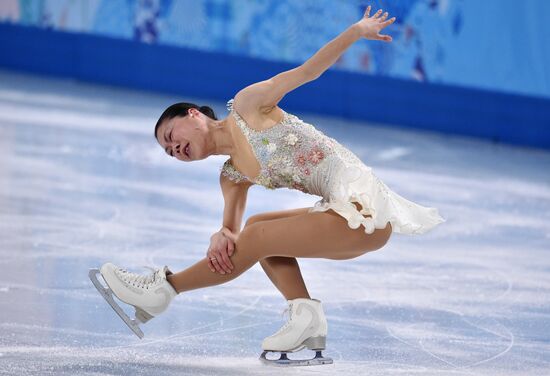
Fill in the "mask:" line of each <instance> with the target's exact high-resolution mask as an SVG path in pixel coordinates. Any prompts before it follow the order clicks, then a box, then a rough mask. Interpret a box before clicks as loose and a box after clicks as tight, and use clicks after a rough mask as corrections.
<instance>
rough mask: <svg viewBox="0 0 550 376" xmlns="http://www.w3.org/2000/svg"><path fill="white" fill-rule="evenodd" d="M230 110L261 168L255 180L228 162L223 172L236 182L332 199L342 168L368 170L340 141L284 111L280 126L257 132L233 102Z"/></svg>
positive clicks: (222, 168)
mask: <svg viewBox="0 0 550 376" xmlns="http://www.w3.org/2000/svg"><path fill="white" fill-rule="evenodd" d="M227 109H228V110H229V111H230V112H231V114H232V115H233V116H234V117H235V120H236V123H237V125H238V126H239V128H240V129H241V131H242V132H243V134H244V135H245V136H246V138H247V140H248V142H249V143H250V145H251V146H252V150H253V152H254V154H255V156H256V159H257V160H258V163H259V164H260V166H261V170H260V174H259V175H258V177H257V178H256V179H255V180H254V181H253V180H251V179H249V178H248V177H246V176H245V175H243V174H242V173H241V172H239V171H238V170H236V169H235V168H234V167H233V165H232V164H231V162H230V159H228V160H227V161H226V162H225V163H224V165H223V166H222V167H221V171H222V173H223V174H224V175H226V176H228V177H229V178H230V179H231V180H233V181H236V182H239V181H241V180H248V181H250V182H252V183H253V184H260V185H262V186H264V187H266V188H268V189H275V188H282V187H284V188H289V189H297V190H300V191H302V192H305V193H309V194H314V195H318V196H323V197H327V198H328V196H330V191H331V189H332V187H333V186H334V183H335V182H336V180H337V179H338V178H339V176H338V172H339V171H340V170H341V169H340V168H339V167H342V166H344V165H345V166H349V165H355V166H362V167H366V166H365V165H364V164H363V163H362V162H361V160H360V159H359V158H358V157H357V156H355V155H354V154H353V153H352V152H351V151H349V150H348V149H346V148H345V147H343V146H342V145H340V144H339V143H338V142H337V141H336V140H334V139H333V138H331V137H328V136H326V135H325V134H323V133H322V132H321V131H319V130H317V129H316V128H315V127H314V126H313V125H311V124H308V123H306V122H304V121H303V120H301V119H299V118H298V117H297V116H295V115H292V114H290V113H288V112H286V111H284V110H283V114H284V117H283V120H281V121H280V122H279V123H277V124H275V125H274V126H272V127H270V128H268V129H265V130H255V129H252V128H250V127H249V126H248V125H247V124H246V122H245V121H244V120H243V119H242V118H241V116H240V115H239V114H238V113H237V111H235V109H234V108H233V99H231V100H229V101H228V102H227ZM366 168H368V167H366Z"/></svg>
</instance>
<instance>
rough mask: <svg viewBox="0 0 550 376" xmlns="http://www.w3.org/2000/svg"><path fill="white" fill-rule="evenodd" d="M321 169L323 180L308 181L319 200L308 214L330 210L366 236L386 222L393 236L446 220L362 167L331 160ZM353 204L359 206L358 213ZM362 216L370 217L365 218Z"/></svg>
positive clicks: (419, 230) (369, 169) (425, 229)
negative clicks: (404, 195) (399, 192)
mask: <svg viewBox="0 0 550 376" xmlns="http://www.w3.org/2000/svg"><path fill="white" fill-rule="evenodd" d="M323 167H324V168H323V170H324V171H322V176H323V177H324V179H322V178H321V175H319V176H314V177H313V180H312V186H313V187H314V188H315V189H316V190H317V191H318V193H319V194H320V195H321V196H323V199H322V200H319V201H317V202H316V203H315V205H314V206H313V207H312V208H311V209H310V210H309V212H316V211H321V212H323V211H327V210H329V209H332V210H334V211H335V212H336V213H338V214H339V215H341V216H342V217H344V218H345V219H346V220H347V221H348V225H349V227H350V228H352V229H356V228H358V227H359V226H361V225H362V226H363V227H364V228H365V233H367V234H372V233H373V232H374V230H375V229H383V228H385V227H386V225H387V223H388V222H390V223H391V225H392V230H393V232H395V233H400V234H407V235H415V234H423V233H425V232H427V231H429V230H431V229H432V228H434V227H435V226H437V225H438V224H440V223H443V222H445V221H446V220H445V219H444V218H442V217H441V216H440V215H439V212H438V210H437V209H436V208H433V207H425V206H421V205H418V204H416V203H414V202H412V201H409V200H407V199H405V198H404V197H401V196H400V195H398V194H397V193H395V192H393V191H392V190H391V189H389V188H388V187H387V186H386V184H384V182H382V181H381V180H380V179H379V178H378V177H377V176H376V175H375V174H374V173H373V172H372V169H371V168H370V167H368V166H366V165H364V164H362V165H346V164H343V163H342V162H341V161H337V160H333V161H332V163H328V164H327V165H326V166H323ZM323 188H324V189H323ZM323 191H325V192H323ZM327 191H328V192H327ZM321 193H324V194H321ZM353 202H358V203H359V204H360V205H361V208H362V209H361V211H358V210H357V207H356V206H355V205H354V204H353ZM366 214H370V215H371V216H372V218H371V217H366V218H365V217H364V216H363V215H366Z"/></svg>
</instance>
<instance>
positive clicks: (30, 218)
mask: <svg viewBox="0 0 550 376" xmlns="http://www.w3.org/2000/svg"><path fill="white" fill-rule="evenodd" d="M180 99H181V98H168V97H161V96H155V95H150V94H144V93H136V92H132V91H126V90H122V89H112V88H104V87H100V86H94V85H83V84H74V83H68V82H66V81H59V80H50V79H43V78H36V77H31V76H22V75H17V74H11V73H10V74H7V73H2V72H0V134H1V136H2V137H0V160H1V161H2V166H1V168H0V182H1V183H0V239H1V241H0V312H2V315H1V317H0V354H1V355H0V374H2V372H4V373H6V372H7V374H14V375H15V374H23V373H24V374H31V375H32V374H36V375H39V374H40V375H48V374H71V375H72V374H79V375H87V374H89V375H92V374H101V373H102V374H116V375H118V374H120V375H122V374H136V375H139V374H156V375H176V374H178V375H180V374H182V373H189V374H195V375H203V374H204V375H211V374H227V375H237V374H239V375H248V374H250V375H252V374H254V375H264V374H265V375H270V374H283V375H284V374H296V373H299V374H304V373H319V374H331V375H332V374H338V375H354V376H356V375H358V374H369V375H387V374H418V375H423V376H424V375H447V374H451V375H454V374H456V375H466V374H470V375H473V374H475V375H480V374H486V375H491V376H492V375H499V376H500V375H513V374H544V373H545V372H546V370H547V369H550V360H549V358H548V356H547V355H546V354H548V353H550V345H549V343H550V341H549V339H550V337H549V335H548V333H550V327H549V325H550V324H549V323H550V302H549V299H548V296H550V259H549V258H548V241H549V239H550V227H549V226H550V225H549V223H550V220H549V219H550V218H549V214H548V213H550V178H549V177H548V176H547V175H544V174H542V175H541V171H543V167H544V166H548V165H549V164H550V154H548V153H538V152H537V153H535V152H532V151H529V150H524V149H521V148H513V147H505V146H495V145H491V144H485V143H481V142H477V141H476V142H470V141H467V140H464V139H456V140H455V139H454V138H452V137H449V136H443V137H440V136H431V135H429V134H421V133H418V134H414V135H413V134H412V133H411V132H409V131H399V130H397V129H389V128H385V129H384V128H382V127H380V128H377V127H369V126H357V127H353V128H350V127H349V126H345V125H348V124H347V123H348V122H347V121H341V122H342V124H336V125H335V124H334V123H335V121H334V119H330V120H326V119H324V118H322V117H318V119H319V122H318V123H319V124H316V125H318V126H319V128H321V129H322V130H326V133H328V134H329V135H333V136H336V137H337V139H338V140H339V141H342V142H343V143H344V144H347V145H350V146H351V147H352V149H354V148H355V149H354V150H355V151H357V152H358V154H359V155H360V156H361V157H362V159H363V160H364V161H366V162H371V165H373V167H374V168H375V171H378V176H380V178H382V179H383V180H384V181H385V182H386V183H387V184H388V185H389V186H390V188H394V189H395V190H396V191H398V192H399V193H402V194H403V196H406V197H409V198H410V199H412V200H417V201H418V202H420V203H424V204H426V205H430V206H431V205H433V206H435V207H438V208H440V210H441V214H442V215H443V216H444V217H445V218H447V219H448V222H447V223H446V224H445V226H442V227H440V228H438V229H436V230H435V231H434V232H432V233H429V234H426V235H425V236H422V237H418V238H414V237H399V236H395V237H394V238H392V239H391V240H390V242H389V243H388V245H387V246H386V247H385V249H386V250H382V251H380V252H375V253H373V254H368V255H365V256H364V257H360V258H357V259H353V260H349V261H342V262H334V261H320V260H303V261H302V262H301V264H300V266H301V269H302V271H303V273H304V278H305V279H306V281H307V283H308V287H309V288H310V292H311V293H312V294H314V295H315V297H317V298H319V299H321V300H322V301H323V305H324V307H325V311H326V315H327V319H328V321H329V335H328V337H327V349H326V350H325V351H324V352H323V355H326V356H328V357H331V358H333V360H334V364H332V365H323V366H314V367H293V368H292V369H291V370H286V369H279V368H277V369H276V370H273V369H271V367H266V366H264V365H262V364H261V363H260V362H259V360H258V357H259V355H260V353H261V346H260V345H261V341H262V339H263V338H264V337H265V336H267V335H270V334H272V333H273V330H276V329H278V328H279V327H280V325H282V323H283V320H281V319H280V313H281V312H282V310H283V309H284V308H285V305H284V300H283V299H281V297H280V296H279V294H278V292H277V291H276V290H275V288H274V287H273V286H272V285H271V283H270V282H269V281H268V279H267V278H266V276H265V274H263V272H262V270H261V269H260V268H259V267H254V268H253V269H252V270H251V271H249V272H247V273H245V274H244V275H243V276H241V277H239V278H237V279H236V280H235V281H232V282H231V283H229V284H225V285H222V286H218V287H215V288H211V289H205V290H204V291H197V292H191V293H189V294H185V295H184V296H181V297H178V299H176V300H175V301H174V304H173V305H172V306H171V307H170V310H169V311H167V313H166V315H163V317H159V318H156V319H155V320H151V321H150V322H148V323H147V324H146V325H144V332H145V334H146V336H145V338H144V339H143V340H141V341H140V340H139V339H137V338H135V336H134V335H133V334H132V333H131V332H129V331H128V329H127V328H126V327H125V326H124V324H122V323H121V322H120V319H118V317H116V315H115V314H113V312H112V310H111V309H110V308H109V307H108V306H107V305H106V304H105V302H104V300H103V298H101V296H99V295H98V294H97V291H95V289H94V287H93V286H91V284H90V281H89V279H88V278H87V272H88V270H89V268H90V267H94V266H96V265H100V264H101V263H102V262H105V261H112V262H115V263H118V264H121V265H124V266H126V267H128V268H134V269H137V268H138V267H141V266H142V265H149V266H158V265H163V264H168V265H174V267H175V268H178V267H185V266H188V265H190V264H192V263H194V262H196V261H197V260H198V259H199V258H200V257H203V256H204V253H205V251H206V247H207V241H208V238H209V235H210V234H211V231H216V230H218V229H219V217H220V214H221V209H222V208H223V199H222V198H221V195H220V192H219V186H218V185H217V183H218V182H217V178H218V170H217V167H218V166H219V164H220V162H222V161H223V160H224V158H222V157H220V158H219V159H218V160H215V159H212V160H205V161H200V162H197V164H196V165H195V164H182V163H181V162H176V161H173V160H170V159H168V158H166V157H165V156H164V155H163V152H162V150H161V149H160V148H159V147H158V145H156V144H155V142H154V140H153V137H152V129H151V127H152V126H153V125H154V122H155V121H156V118H157V117H158V114H159V113H160V112H161V111H162V110H163V109H164V107H165V105H166V103H173V102H176V101H179V100H180ZM189 101H192V99H191V98H189ZM197 102H198V101H197ZM224 105H225V104H224V103H222V102H220V103H219V104H218V105H217V107H216V108H217V113H219V114H225V106H224ZM298 115H300V114H298ZM307 118H309V117H306V116H304V119H307ZM316 118H317V117H316ZM312 119H313V117H312ZM338 122H339V121H336V123H338ZM339 132H341V135H338V133H339ZM400 148H401V149H402V150H401V152H399V150H398V149H400ZM396 150H397V152H396ZM403 151H406V152H403ZM503 161H506V162H505V163H504V162H503ZM411 182H414V184H411ZM249 196H250V197H249V205H247V212H246V213H245V218H246V217H247V216H249V215H251V214H255V213H257V212H263V211H270V210H281V209H286V208H292V207H304V206H307V205H310V204H312V203H313V202H315V201H316V199H317V198H316V197H312V196H306V195H301V194H300V193H299V192H290V191H286V190H279V191H274V192H268V191H264V190H263V189H261V188H259V187H256V188H252V191H251V194H250V195H249ZM281 206H284V207H281ZM327 280H330V282H331V283H330V284H327ZM297 355H298V354H297ZM304 355H305V354H304ZM300 356H302V354H300ZM304 357H305V356H304ZM267 368H269V369H267Z"/></svg>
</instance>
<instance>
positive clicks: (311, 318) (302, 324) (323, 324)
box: [260, 298, 332, 366]
mask: <svg viewBox="0 0 550 376" xmlns="http://www.w3.org/2000/svg"><path fill="white" fill-rule="evenodd" d="M287 310H288V312H289V320H288V322H287V323H286V324H285V325H284V326H283V327H282V328H281V329H279V330H278V331H277V332H276V333H275V334H273V335H272V336H269V337H267V338H265V339H264V340H263V342H262V349H263V350H264V351H263V353H262V354H261V355H260V360H261V361H262V362H263V363H265V364H269V365H275V366H310V365H318V364H331V363H332V359H331V358H325V357H323V355H322V353H321V351H322V350H324V349H325V347H326V337H327V329H328V326H327V320H326V318H325V313H324V312H323V307H322V306H321V301H320V300H318V299H306V298H298V299H292V300H288V308H287V309H286V310H285V312H286V311H287ZM305 347H307V348H308V349H310V350H313V351H315V357H314V358H312V359H289V358H288V357H287V353H292V352H296V351H300V350H302V349H303V348H305ZM270 351H271V352H279V353H281V356H280V358H279V359H268V358H267V357H266V355H267V353H268V352H270Z"/></svg>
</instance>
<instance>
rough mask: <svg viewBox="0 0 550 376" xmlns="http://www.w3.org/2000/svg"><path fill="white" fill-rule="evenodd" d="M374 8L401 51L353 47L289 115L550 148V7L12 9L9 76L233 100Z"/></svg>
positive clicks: (0, 36) (400, 4)
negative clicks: (385, 16)
mask: <svg viewBox="0 0 550 376" xmlns="http://www.w3.org/2000/svg"><path fill="white" fill-rule="evenodd" d="M367 3H371V4H373V5H375V8H377V7H380V6H381V7H383V8H384V9H387V10H389V11H390V12H391V14H392V15H395V16H396V17H397V18H398V22H396V23H395V24H394V25H392V26H390V27H389V28H388V29H386V30H387V33H388V34H390V35H392V37H393V42H392V43H383V42H379V41H366V40H362V41H358V42H357V43H356V44H354V45H353V46H352V47H350V49H348V51H347V52H346V53H344V54H343V55H342V57H341V59H339V60H338V61H337V62H336V63H335V64H334V66H333V67H331V68H330V69H329V70H327V71H326V72H325V73H324V74H323V75H322V76H321V77H320V78H319V79H318V80H316V81H314V82H310V83H308V84H306V85H304V86H302V87H300V88H298V89H296V90H295V91H293V92H292V93H290V94H288V95H287V96H286V97H285V98H284V99H283V100H282V102H281V106H282V107H284V108H286V109H288V110H289V111H305V112H307V111H311V112H317V113H321V114H325V115H332V116H338V117H344V118H349V119H354V120H366V121H373V122H380V123H386V124H388V125H396V126H400V127H411V128H421V129H427V130H434V131H439V132H444V133H451V134H461V135H467V136H474V137H480V138H484V139H489V140H493V141H496V142H504V143H510V144H516V145H523V146H533V147H539V148H546V149H550V64H548V62H549V61H550V47H548V43H547V41H548V40H550V26H549V25H548V23H547V22H544V17H543V15H544V14H550V1H542V0H534V1H531V2H528V3H526V4H522V6H521V7H520V8H518V7H517V6H515V5H514V3H513V2H511V1H510V0H503V1H500V0H499V1H496V0H486V1H484V2H482V3H480V2H477V1H473V0H464V1H458V0H445V1H441V0H430V1H426V0H394V1H392V2H386V1H380V0H379V1H370V2H364V1H356V0H349V1H342V2H335V1H328V0H316V1H309V0H303V1H300V2H296V1H289V0H279V1H251V0H238V1H237V0H233V1H225V0H196V1H193V2H187V1H184V0H148V1H141V0H125V1H122V0H120V1H106V0H93V1H92V0H81V1H78V2H64V1H42V0H26V1H19V0H5V1H2V2H0V67H3V68H8V69H14V70H20V71H28V72H34V73H39V74H46V75H53V76H58V77H68V78H74V79H78V80H84V81H90V82H98V83H105V84H113V85H121V86H127V87H132V88H137V89H145V90H153V91H162V92H170V93H176V94H180V95H182V96H185V97H204V98H212V99H217V100H221V101H225V100H227V99H229V98H231V97H232V96H233V95H234V94H235V93H236V92H237V91H238V90H240V89H241V88H243V87H244V86H246V85H249V84H251V83H253V82H257V81H260V80H264V79H266V78H268V77H270V76H272V75H275V74H277V73H279V72H281V71H283V70H287V69H291V68H294V67H296V66H297V65H299V64H301V63H303V62H304V61H306V60H307V59H308V58H309V57H311V56H312V55H313V54H314V53H315V52H316V51H317V50H318V49H319V48H321V47H322V46H323V44H324V43H327V42H328V41H330V40H331V39H332V38H334V37H335V36H336V35H338V33H339V32H341V31H342V30H344V29H345V28H346V27H347V26H348V25H350V24H351V23H352V22H355V21H356V20H357V19H359V18H360V16H361V14H362V12H363V11H364V8H365V4H367ZM191 4H192V6H191ZM323 12H325V13H323ZM326 12H328V13H326ZM488 13H491V14H498V17H485V16H482V15H483V14H488ZM320 17H321V18H325V17H328V18H326V19H327V22H326V23H323V24H322V27H321V26H320V24H319V22H318V20H319V18H320ZM511 20H513V21H514V25H516V26H515V27H514V28H512V26H511V23H510V22H511ZM527 26H528V27H527ZM518 28H520V29H521V30H522V33H521V35H522V36H521V38H519V37H518V33H517V30H518ZM545 62H546V63H545ZM199 104H200V105H204V104H208V103H207V102H206V103H199ZM167 105H168V104H167Z"/></svg>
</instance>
